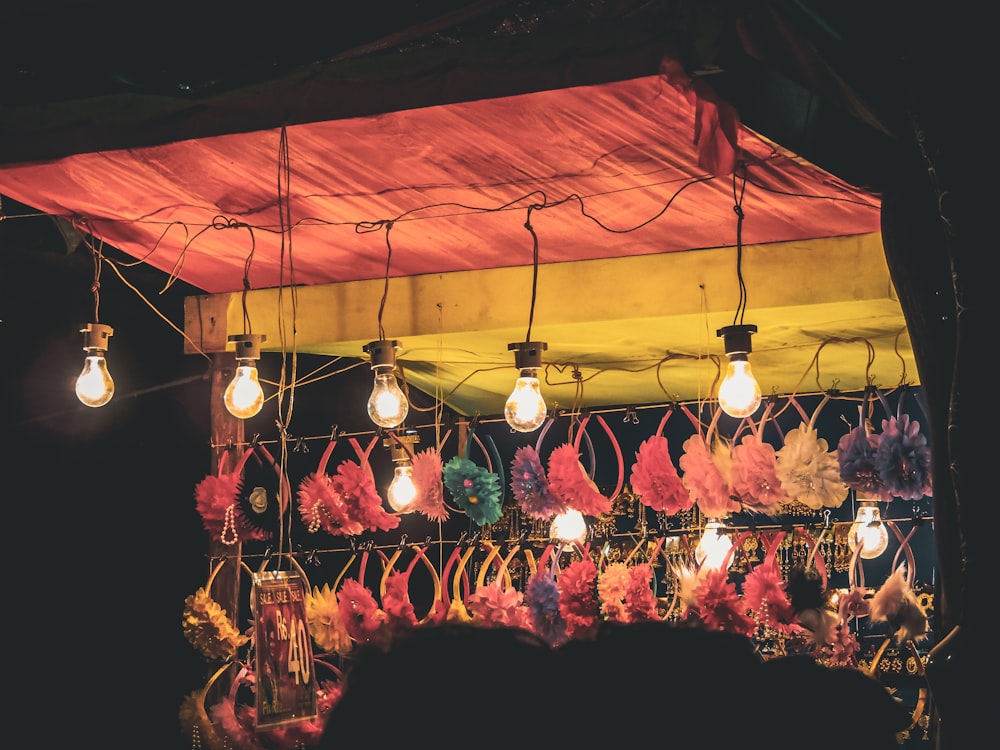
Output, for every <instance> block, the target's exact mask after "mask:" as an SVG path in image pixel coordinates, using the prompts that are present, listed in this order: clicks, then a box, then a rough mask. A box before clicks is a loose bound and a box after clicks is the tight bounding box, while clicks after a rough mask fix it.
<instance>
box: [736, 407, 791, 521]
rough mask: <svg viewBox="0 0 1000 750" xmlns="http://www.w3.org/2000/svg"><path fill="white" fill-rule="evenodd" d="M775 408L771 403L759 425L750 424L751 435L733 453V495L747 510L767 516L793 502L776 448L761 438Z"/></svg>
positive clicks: (765, 409) (742, 440)
mask: <svg viewBox="0 0 1000 750" xmlns="http://www.w3.org/2000/svg"><path fill="white" fill-rule="evenodd" d="M773 407H774V402H773V401H771V400H770V399H769V400H768V402H767V406H765V407H764V413H763V415H762V416H761V418H760V423H759V424H755V423H754V421H753V420H746V423H747V424H748V425H749V427H750V434H748V435H745V436H743V438H742V439H741V440H740V441H739V442H738V443H736V442H734V443H733V445H732V448H731V449H730V455H731V458H732V463H731V465H730V470H729V480H730V481H729V489H730V492H732V493H733V494H734V495H736V496H737V497H739V499H740V503H741V504H742V505H743V510H746V511H749V512H751V513H763V514H765V515H774V514H776V513H777V512H778V511H779V510H780V508H781V506H782V504H787V503H788V502H789V497H788V494H787V493H786V492H785V491H784V489H783V488H782V485H781V480H780V479H778V476H777V473H776V470H777V457H776V454H775V450H774V446H772V445H771V444H770V443H767V442H764V440H763V439H762V438H761V433H762V432H763V431H764V425H765V424H766V423H767V419H768V417H769V416H770V414H771V409H772V408H773ZM737 434H738V433H737Z"/></svg>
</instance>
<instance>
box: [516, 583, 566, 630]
mask: <svg viewBox="0 0 1000 750" xmlns="http://www.w3.org/2000/svg"><path fill="white" fill-rule="evenodd" d="M524 601H525V604H526V605H527V607H528V619H529V623H530V625H531V630H532V632H534V633H535V634H536V635H537V636H538V637H540V638H541V639H542V640H543V641H545V642H546V643H548V644H549V645H550V646H559V645H561V644H562V643H564V642H565V641H566V621H565V620H563V617H562V613H561V612H560V611H559V586H558V584H557V583H556V578H555V576H554V575H552V573H551V571H549V570H540V571H538V572H537V573H535V574H534V575H533V576H531V578H530V579H529V580H528V585H527V586H525V589H524Z"/></svg>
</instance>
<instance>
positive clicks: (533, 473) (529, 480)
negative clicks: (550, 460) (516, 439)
mask: <svg viewBox="0 0 1000 750" xmlns="http://www.w3.org/2000/svg"><path fill="white" fill-rule="evenodd" d="M510 489H511V492H512V493H513V495H514V499H515V500H516V501H517V504H518V507H520V508H521V512H523V513H524V514H525V515H526V516H528V517H529V518H536V519H540V520H543V521H546V520H548V519H549V518H552V516H555V515H558V514H560V513H562V512H563V511H564V510H566V507H567V506H566V503H565V502H563V501H562V500H560V499H559V498H558V497H556V495H555V494H554V493H553V492H552V490H551V488H550V487H549V480H548V477H546V476H545V469H543V468H542V460H541V458H539V456H538V452H537V451H536V450H535V449H534V447H533V446H530V445H525V446H522V447H520V448H518V449H517V450H516V451H514V460H513V461H511V464H510Z"/></svg>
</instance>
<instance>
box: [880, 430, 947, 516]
mask: <svg viewBox="0 0 1000 750" xmlns="http://www.w3.org/2000/svg"><path fill="white" fill-rule="evenodd" d="M875 469H876V470H877V471H878V475H879V477H880V478H881V479H882V483H883V484H884V486H885V490H886V492H887V493H888V494H889V495H893V496H895V497H899V498H902V499H903V500H919V499H920V498H922V497H923V496H924V495H930V494H931V493H932V492H933V490H932V488H931V449H930V446H928V445H927V437H926V436H925V435H923V434H921V432H920V423H919V422H917V421H911V420H910V415H909V414H901V415H900V416H899V417H898V418H897V417H890V418H889V419H883V420H882V436H881V438H880V439H879V442H878V447H877V448H876V450H875Z"/></svg>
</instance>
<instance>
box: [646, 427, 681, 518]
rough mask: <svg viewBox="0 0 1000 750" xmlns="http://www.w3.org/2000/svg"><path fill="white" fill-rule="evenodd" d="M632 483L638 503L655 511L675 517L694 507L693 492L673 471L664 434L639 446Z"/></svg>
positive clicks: (650, 438) (651, 438) (653, 437)
mask: <svg viewBox="0 0 1000 750" xmlns="http://www.w3.org/2000/svg"><path fill="white" fill-rule="evenodd" d="M631 481H632V490H633V491H634V492H635V493H636V494H637V495H638V496H639V502H641V503H642V504H643V505H645V506H647V507H649V508H652V509H653V510H655V511H663V512H665V513H667V514H669V515H673V514H674V513H679V512H681V511H682V510H689V509H690V508H692V507H693V506H694V499H693V498H692V497H691V493H690V492H688V489H687V487H685V486H684V483H683V482H681V478H680V475H679V474H678V473H677V469H675V468H674V464H673V461H672V460H671V458H670V446H669V444H668V442H667V439H666V438H665V437H663V436H662V435H652V436H650V437H649V438H647V439H646V440H644V441H643V442H642V444H641V445H640V446H639V450H638V451H636V454H635V463H634V464H633V465H632V479H631Z"/></svg>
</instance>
